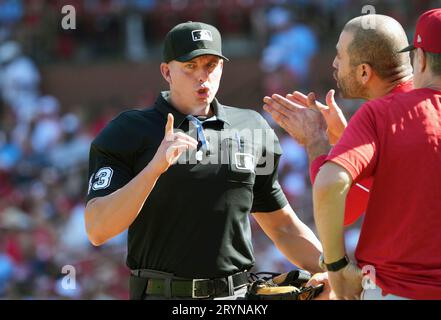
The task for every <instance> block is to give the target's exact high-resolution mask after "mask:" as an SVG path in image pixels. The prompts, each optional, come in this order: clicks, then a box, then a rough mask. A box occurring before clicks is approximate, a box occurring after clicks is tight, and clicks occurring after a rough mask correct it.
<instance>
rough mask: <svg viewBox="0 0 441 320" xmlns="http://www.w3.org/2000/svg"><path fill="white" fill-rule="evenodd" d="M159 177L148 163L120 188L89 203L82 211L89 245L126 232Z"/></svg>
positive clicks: (96, 244) (100, 242)
mask: <svg viewBox="0 0 441 320" xmlns="http://www.w3.org/2000/svg"><path fill="white" fill-rule="evenodd" d="M160 175H161V174H160V173H159V172H158V171H157V170H156V168H155V167H154V165H153V163H152V162H150V163H149V164H148V165H147V166H146V167H145V168H144V169H143V170H142V171H141V172H140V173H139V174H138V175H137V176H136V177H135V178H133V179H132V180H131V181H130V182H129V183H128V184H126V185H125V186H124V187H122V188H120V189H118V190H117V191H115V192H113V193H111V194H109V195H107V196H104V197H98V198H94V199H92V200H90V201H89V202H88V203H87V205H86V211H85V222H86V231H87V235H88V237H89V240H90V242H91V243H92V244H93V245H95V246H99V245H102V244H103V243H105V242H106V241H107V240H109V239H111V238H113V237H114V236H116V235H118V234H120V233H121V232H123V231H124V230H126V229H127V228H128V227H129V226H130V225H131V224H132V222H133V221H134V220H135V219H136V217H137V216H138V213H139V212H140V211H141V209H142V207H143V205H144V202H145V200H146V199H147V197H148V196H149V194H150V192H151V191H152V189H153V187H154V186H155V184H156V181H157V180H158V178H159V176H160Z"/></svg>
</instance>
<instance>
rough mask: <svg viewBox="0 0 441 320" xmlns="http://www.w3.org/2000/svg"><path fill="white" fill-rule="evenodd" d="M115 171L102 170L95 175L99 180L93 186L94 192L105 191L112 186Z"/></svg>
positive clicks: (106, 168) (109, 169) (108, 168)
mask: <svg viewBox="0 0 441 320" xmlns="http://www.w3.org/2000/svg"><path fill="white" fill-rule="evenodd" d="M112 176H113V170H112V168H110V167H105V168H101V169H99V170H98V172H97V173H96V174H95V179H98V181H96V182H95V183H94V184H93V185H92V190H100V189H105V188H107V187H108V186H110V181H111V180H112Z"/></svg>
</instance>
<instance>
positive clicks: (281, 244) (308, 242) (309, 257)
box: [273, 218, 322, 273]
mask: <svg viewBox="0 0 441 320" xmlns="http://www.w3.org/2000/svg"><path fill="white" fill-rule="evenodd" d="M297 219H298V218H297ZM295 224H296V227H295V228H290V229H287V230H286V234H284V235H282V234H281V235H279V237H277V238H276V239H273V240H274V243H275V245H276V246H277V248H278V249H279V250H280V251H281V252H282V253H283V254H284V255H285V256H286V257H287V258H288V259H289V261H291V262H292V263H293V264H295V265H296V266H298V267H299V268H302V269H305V270H308V271H309V272H311V273H316V272H322V270H321V269H320V267H319V265H318V261H319V256H320V253H321V251H322V246H321V244H320V241H319V240H318V239H317V237H316V236H315V235H314V233H313V232H312V230H311V229H310V228H309V227H308V226H307V225H305V224H304V223H303V222H301V221H300V220H298V221H296V223H295Z"/></svg>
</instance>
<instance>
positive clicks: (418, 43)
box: [399, 8, 441, 53]
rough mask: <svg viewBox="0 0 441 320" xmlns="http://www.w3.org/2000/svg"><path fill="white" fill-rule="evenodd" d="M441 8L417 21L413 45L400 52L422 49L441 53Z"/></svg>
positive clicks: (433, 10) (423, 15)
mask: <svg viewBox="0 0 441 320" xmlns="http://www.w3.org/2000/svg"><path fill="white" fill-rule="evenodd" d="M440 34H441V8H438V9H432V10H429V11H426V12H424V13H423V14H422V15H421V16H420V17H419V18H418V21H417V24H416V30H415V35H414V37H413V44H411V45H410V46H408V47H406V48H404V49H403V50H400V51H399V52H405V51H410V50H413V49H415V48H421V49H423V50H424V51H427V52H432V53H441V38H440Z"/></svg>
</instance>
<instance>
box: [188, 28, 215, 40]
mask: <svg viewBox="0 0 441 320" xmlns="http://www.w3.org/2000/svg"><path fill="white" fill-rule="evenodd" d="M191 36H192V37H193V41H201V40H206V41H213V36H212V35H211V31H210V30H193V31H192V32H191Z"/></svg>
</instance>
